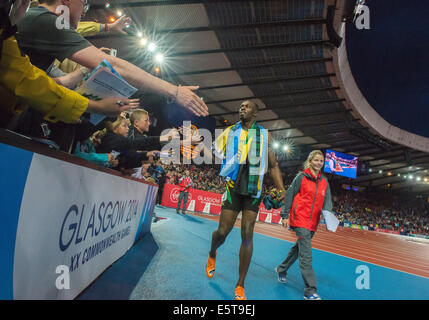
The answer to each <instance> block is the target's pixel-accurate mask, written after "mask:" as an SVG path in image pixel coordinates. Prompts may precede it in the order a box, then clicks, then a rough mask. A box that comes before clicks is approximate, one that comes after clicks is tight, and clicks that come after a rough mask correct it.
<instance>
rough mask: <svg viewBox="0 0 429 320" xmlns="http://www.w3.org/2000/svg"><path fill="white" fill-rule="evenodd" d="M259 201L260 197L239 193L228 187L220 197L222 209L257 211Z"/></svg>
mask: <svg viewBox="0 0 429 320" xmlns="http://www.w3.org/2000/svg"><path fill="white" fill-rule="evenodd" d="M260 203H261V197H259V198H252V197H251V196H245V195H241V194H239V193H237V192H234V189H232V190H230V189H229V188H228V187H227V188H226V190H225V193H224V195H223V197H222V209H227V210H232V211H243V210H249V211H253V212H256V213H258V211H259V205H260Z"/></svg>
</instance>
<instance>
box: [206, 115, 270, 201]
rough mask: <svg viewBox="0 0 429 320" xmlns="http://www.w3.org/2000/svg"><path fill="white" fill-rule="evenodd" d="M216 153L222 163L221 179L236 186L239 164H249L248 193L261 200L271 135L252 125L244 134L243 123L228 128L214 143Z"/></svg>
mask: <svg viewBox="0 0 429 320" xmlns="http://www.w3.org/2000/svg"><path fill="white" fill-rule="evenodd" d="M213 147H214V149H215V152H216V153H217V154H218V156H219V157H220V158H222V159H223V161H222V167H221V170H220V175H221V176H222V177H226V178H227V180H232V181H234V182H235V180H236V179H237V175H238V171H239V168H240V164H246V160H248V161H249V183H248V192H249V194H250V195H252V197H254V198H259V197H260V196H261V191H262V183H263V179H264V174H265V172H266V169H267V157H268V131H267V130H266V129H265V128H263V127H261V126H260V125H258V124H256V122H254V123H253V125H252V128H250V129H249V130H244V129H243V128H242V126H241V122H238V123H236V124H235V125H232V126H230V127H228V128H226V129H225V130H224V131H223V132H222V134H221V135H220V136H219V137H218V138H217V139H216V141H215V142H214V143H213Z"/></svg>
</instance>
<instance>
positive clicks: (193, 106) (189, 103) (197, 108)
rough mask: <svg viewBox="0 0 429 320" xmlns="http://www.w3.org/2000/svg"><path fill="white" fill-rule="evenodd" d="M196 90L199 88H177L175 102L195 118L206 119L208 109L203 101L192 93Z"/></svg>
mask: <svg viewBox="0 0 429 320" xmlns="http://www.w3.org/2000/svg"><path fill="white" fill-rule="evenodd" d="M198 88H199V86H179V87H178V89H177V97H176V102H177V103H178V104H180V105H181V106H182V107H184V108H185V109H188V110H189V111H191V112H192V113H193V114H195V115H196V116H202V117H206V116H208V115H209V108H208V107H207V106H206V104H205V103H204V102H203V100H201V98H200V97H198V96H197V95H196V94H195V93H194V91H195V90H198Z"/></svg>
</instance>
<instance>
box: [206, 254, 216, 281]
mask: <svg viewBox="0 0 429 320" xmlns="http://www.w3.org/2000/svg"><path fill="white" fill-rule="evenodd" d="M215 262H216V255H215V257H214V258H212V257H210V254H209V259H208V261H207V267H206V274H207V277H209V278H213V276H214V274H215Z"/></svg>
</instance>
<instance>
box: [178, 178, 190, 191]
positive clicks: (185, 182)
mask: <svg viewBox="0 0 429 320" xmlns="http://www.w3.org/2000/svg"><path fill="white" fill-rule="evenodd" d="M192 185H193V183H192V179H191V178H189V177H186V176H183V177H182V178H180V180H179V187H180V191H185V192H189V189H190V188H191V187H192Z"/></svg>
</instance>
